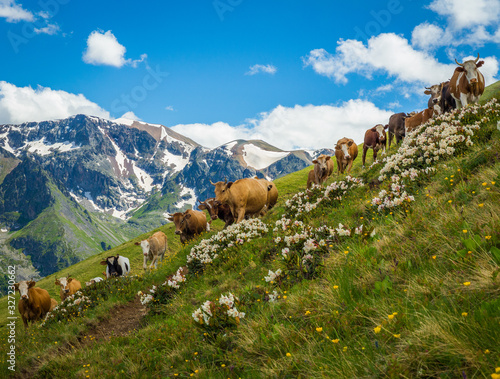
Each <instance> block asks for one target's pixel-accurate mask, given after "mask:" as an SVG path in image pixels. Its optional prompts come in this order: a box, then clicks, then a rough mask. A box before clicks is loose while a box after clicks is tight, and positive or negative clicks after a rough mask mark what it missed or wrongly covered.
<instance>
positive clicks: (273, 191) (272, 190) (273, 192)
mask: <svg viewBox="0 0 500 379" xmlns="http://www.w3.org/2000/svg"><path fill="white" fill-rule="evenodd" d="M254 179H255V180H260V182H261V183H262V184H264V185H265V186H266V187H267V188H268V192H267V203H266V209H265V211H266V212H267V211H268V210H269V209H272V208H273V207H274V206H275V205H276V203H277V202H278V188H277V187H276V184H274V183H273V182H272V181H270V180H267V179H264V178H258V177H257V176H256V177H254ZM261 214H262V213H261ZM262 215H263V214H262Z"/></svg>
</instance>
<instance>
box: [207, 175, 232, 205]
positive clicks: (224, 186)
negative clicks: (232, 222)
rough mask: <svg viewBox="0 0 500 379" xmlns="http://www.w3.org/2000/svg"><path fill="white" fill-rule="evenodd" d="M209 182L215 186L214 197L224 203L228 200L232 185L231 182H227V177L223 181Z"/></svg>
mask: <svg viewBox="0 0 500 379" xmlns="http://www.w3.org/2000/svg"><path fill="white" fill-rule="evenodd" d="M210 183H211V184H212V185H213V186H215V199H216V200H217V201H219V202H220V203H222V204H224V203H226V202H227V201H228V200H229V189H230V188H231V186H232V185H233V182H229V183H228V182H227V179H226V180H225V181H224V182H217V183H212V181H210Z"/></svg>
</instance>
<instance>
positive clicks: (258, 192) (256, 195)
mask: <svg viewBox="0 0 500 379" xmlns="http://www.w3.org/2000/svg"><path fill="white" fill-rule="evenodd" d="M211 183H212V182H211ZM212 185H213V186H215V198H216V200H217V201H219V202H220V203H221V204H227V205H229V209H231V213H232V214H233V216H234V217H235V218H236V222H237V223H238V222H241V221H242V220H243V219H244V218H245V216H248V217H254V216H258V215H260V214H261V212H265V207H267V199H268V192H269V190H270V189H271V188H269V185H268V186H266V185H265V184H264V183H262V182H261V181H260V180H256V179H252V178H246V179H239V180H236V181H235V182H227V180H226V181H225V182H217V183H212Z"/></svg>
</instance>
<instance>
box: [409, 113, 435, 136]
mask: <svg viewBox="0 0 500 379" xmlns="http://www.w3.org/2000/svg"><path fill="white" fill-rule="evenodd" d="M433 116H434V110H433V109H431V108H427V109H424V110H423V111H422V112H418V113H416V114H415V115H414V116H412V117H408V118H406V120H405V130H406V133H409V132H412V131H413V130H415V129H416V128H417V127H418V126H420V125H422V124H424V123H426V122H427V121H429V120H430V119H431V118H432V117H433Z"/></svg>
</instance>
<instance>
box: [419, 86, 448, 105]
mask: <svg viewBox="0 0 500 379" xmlns="http://www.w3.org/2000/svg"><path fill="white" fill-rule="evenodd" d="M443 85H444V83H441V84H434V85H433V86H430V87H425V91H424V93H425V94H426V95H431V101H432V104H439V102H440V101H441V95H442V93H443Z"/></svg>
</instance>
